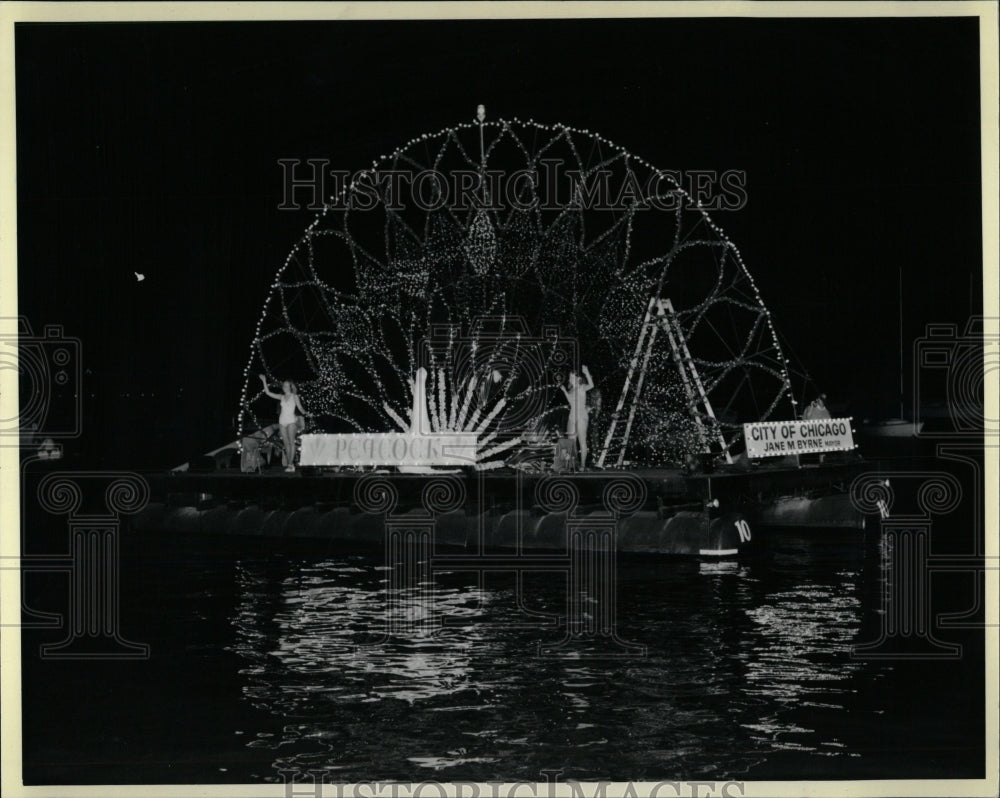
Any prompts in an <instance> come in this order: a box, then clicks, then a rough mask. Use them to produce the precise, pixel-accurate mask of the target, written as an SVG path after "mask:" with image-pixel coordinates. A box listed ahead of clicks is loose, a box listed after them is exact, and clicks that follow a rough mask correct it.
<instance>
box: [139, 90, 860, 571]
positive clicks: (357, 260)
mask: <svg viewBox="0 0 1000 798" xmlns="http://www.w3.org/2000/svg"><path fill="white" fill-rule="evenodd" d="M677 177H678V176H677V175H676V174H675V173H671V172H663V171H660V170H658V169H656V168H655V167H654V166H653V165H651V164H649V163H648V162H646V161H645V160H644V159H642V158H641V157H639V156H637V155H634V154H632V153H630V152H628V151H626V150H625V149H623V148H621V147H620V146H618V145H616V144H614V143H612V142H610V141H608V140H607V139H605V138H603V137H601V136H599V135H597V134H595V133H592V132H589V131H586V130H578V129H574V128H572V127H567V126H565V125H560V124H555V125H548V124H541V123H537V122H535V121H533V120H527V121H522V120H518V119H514V120H502V119H501V120H496V121H493V120H487V119H486V118H485V114H484V109H483V108H482V107H480V109H479V112H478V114H477V118H476V119H475V120H473V121H471V122H469V123H466V124H461V125H458V126H456V127H453V128H448V129H445V130H442V131H440V132H438V133H434V134H425V135H421V136H418V137H415V138H413V139H411V140H410V141H408V142H406V144H405V145H403V146H401V147H400V148H399V149H396V150H394V151H393V152H391V153H390V154H388V155H384V156H382V157H381V158H379V159H378V160H377V161H375V162H374V163H373V164H372V168H371V169H370V170H368V171H366V172H364V173H359V174H356V175H355V176H354V177H353V179H350V180H345V181H344V183H343V184H342V185H341V186H340V190H339V192H337V193H334V194H333V195H332V196H331V197H330V198H329V199H328V201H327V202H326V204H325V205H324V207H323V209H322V210H320V211H318V213H317V216H316V218H315V220H314V221H313V222H312V223H311V224H310V225H309V227H308V228H307V229H306V231H305V233H304V235H303V236H302V238H301V239H300V240H299V242H298V243H297V244H296V245H295V246H294V247H293V249H292V250H291V252H290V253H289V254H288V257H287V258H286V260H285V262H284V264H283V265H282V266H281V268H279V269H278V271H277V273H276V274H275V276H274V280H273V282H272V284H271V286H270V290H269V293H268V295H267V298H266V300H265V302H264V306H263V309H262V311H261V315H260V319H259V321H258V323H257V328H256V330H255V334H254V336H253V341H252V345H251V352H250V357H249V359H248V362H247V364H246V367H245V370H244V387H243V391H242V396H241V398H240V406H239V424H240V435H239V438H238V440H237V441H235V442H233V443H232V444H230V445H229V446H226V447H223V448H222V449H218V450H216V451H215V452H212V453H211V459H210V460H207V461H205V462H203V463H202V464H201V466H202V467H201V468H197V467H196V466H195V465H192V466H191V467H190V468H182V469H178V470H175V471H174V472H173V473H171V474H170V475H167V476H165V477H163V478H162V479H161V483H162V484H160V486H159V487H160V490H161V493H162V498H163V499H164V501H163V502H161V503H159V504H157V505H154V506H152V507H151V508H150V509H149V510H147V511H146V513H145V514H144V516H143V518H141V519H140V525H142V524H146V525H150V526H154V525H155V526H157V527H162V528H167V529H174V530H177V531H190V532H203V533H206V534H233V535H257V536H264V537H275V538H307V539H318V540H323V541H327V542H329V543H344V544H345V545H348V546H355V545H357V546H361V545H363V544H370V545H375V546H381V545H383V544H384V541H385V532H386V530H387V529H389V528H393V527H394V525H395V526H396V527H398V528H403V527H404V526H405V525H406V524H407V523H411V524H416V525H417V526H421V525H422V527H421V528H426V529H428V530H430V532H429V534H430V536H431V538H432V540H433V543H434V545H442V546H446V547H448V548H452V549H455V550H459V551H462V550H464V551H475V552H480V553H481V552H483V551H486V550H497V551H506V550H514V551H521V550H525V549H538V550H546V551H563V550H566V549H567V547H568V546H569V545H570V544H569V543H568V541H569V540H570V538H571V537H572V536H573V535H579V534H583V533H582V532H580V530H586V529H589V528H594V529H598V528H599V529H604V530H608V529H609V530H610V531H609V532H608V535H610V537H606V536H605V537H602V535H604V533H601V535H598V536H597V537H596V538H594V540H597V541H603V542H598V543H594V545H602V546H604V545H611V546H613V547H614V548H616V549H617V550H618V551H621V552H651V553H663V554H683V555H695V556H703V557H724V556H732V555H736V554H739V553H740V552H741V551H744V550H745V549H746V548H747V547H749V546H752V545H754V544H755V543H757V542H758V540H759V538H758V536H756V532H757V531H758V528H767V527H781V526H792V527H797V528H807V527H813V528H824V529H844V528H848V529H861V528H863V526H864V523H865V515H864V512H863V510H864V511H865V512H877V504H876V503H874V502H876V499H877V496H876V493H877V489H876V488H877V486H873V485H867V484H865V485H861V484H854V486H853V488H852V482H853V481H854V478H855V476H856V475H857V474H859V473H860V472H861V470H862V469H861V467H860V458H859V457H858V455H857V453H856V452H855V444H854V437H853V430H852V428H851V419H849V418H830V417H829V413H828V412H827V410H826V408H825V406H824V405H823V403H822V400H821V397H822V394H821V393H820V391H819V389H818V388H817V387H816V386H813V385H811V384H810V381H809V379H808V378H807V377H806V376H805V374H804V373H800V372H799V371H797V370H796V368H795V367H794V366H793V364H791V363H790V362H789V359H788V358H787V356H786V354H785V352H784V350H783V347H782V344H781V340H780V337H779V335H778V332H777V330H776V328H775V325H774V323H773V321H772V318H771V313H770V311H769V310H768V308H767V306H766V304H765V302H764V299H763V297H762V295H761V291H760V290H759V289H758V285H757V283H756V281H755V280H754V277H753V276H752V275H751V273H750V271H749V270H748V269H747V267H746V265H745V264H744V262H743V260H742V257H741V255H740V252H739V250H738V249H737V247H736V245H735V244H734V243H733V242H732V241H731V240H730V239H729V238H728V237H727V236H726V234H725V233H724V232H723V231H722V229H721V228H720V227H719V226H718V225H717V224H716V223H715V222H714V221H713V219H712V217H711V215H710V213H709V206H712V205H713V203H712V202H705V201H704V200H705V197H702V196H700V195H699V194H697V192H696V193H692V192H691V191H690V190H689V189H685V188H684V186H683V185H682V182H681V181H679V180H678V179H677ZM715 199H716V200H718V199H719V198H717V197H716V198H715ZM262 377H263V381H262ZM283 380H284V381H294V384H295V386H297V388H296V390H297V396H298V398H299V402H300V405H301V408H302V409H304V411H305V415H301V414H300V415H299V416H298V419H297V420H298V424H299V433H300V434H299V435H298V437H297V447H298V451H297V452H296V453H295V454H296V455H297V460H296V465H295V468H296V470H295V471H294V473H289V472H288V468H290V467H291V464H290V463H289V462H288V457H287V450H288V448H289V447H288V445H287V443H283V442H282V436H281V435H280V434H279V433H280V430H279V425H278V424H277V423H275V421H276V410H277V406H278V402H276V401H275V394H272V393H270V392H269V391H268V390H267V385H268V384H270V385H279V384H281V383H282V381H283ZM206 462H207V463H208V464H209V465H208V466H206ZM279 463H282V464H284V465H285V466H286V467H285V468H283V467H282V466H281V465H278V464H279ZM873 491H874V492H873ZM852 494H853V495H852ZM400 525H402V526H400ZM609 540H610V541H611V542H610V543H609V542H608V541H609ZM581 545H585V544H581Z"/></svg>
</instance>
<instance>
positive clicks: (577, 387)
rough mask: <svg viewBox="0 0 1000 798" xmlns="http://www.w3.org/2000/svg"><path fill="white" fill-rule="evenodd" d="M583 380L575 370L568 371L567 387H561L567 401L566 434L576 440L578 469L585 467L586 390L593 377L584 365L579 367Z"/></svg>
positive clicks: (588, 388) (591, 386)
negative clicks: (567, 418) (584, 378)
mask: <svg viewBox="0 0 1000 798" xmlns="http://www.w3.org/2000/svg"><path fill="white" fill-rule="evenodd" d="M581 370H582V371H583V376H584V377H586V382H584V381H583V380H582V379H581V377H580V375H579V374H577V373H576V372H575V371H571V372H570V373H569V377H568V378H567V383H568V385H569V388H568V389H567V388H565V387H562V386H560V387H562V392H563V393H564V394H566V399H567V401H568V402H569V421H568V422H567V424H566V434H567V435H568V436H569V437H571V438H573V439H575V440H576V446H577V451H578V452H579V453H580V469H581V470H583V469H584V468H586V467H587V451H588V449H587V427H588V424H589V420H590V419H589V411H590V409H589V408H588V407H587V391H589V390H590V389H591V388H593V387H594V379H593V377H591V376H590V369H588V368H587V367H586V366H583V367H582V368H581Z"/></svg>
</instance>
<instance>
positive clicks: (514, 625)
mask: <svg viewBox="0 0 1000 798" xmlns="http://www.w3.org/2000/svg"><path fill="white" fill-rule="evenodd" d="M852 543H853V544H856V545H854V546H853V548H852ZM838 547H839V548H838ZM838 547H834V548H830V547H828V546H823V545H816V544H814V543H811V542H808V541H792V542H790V543H788V544H787V545H786V546H785V548H784V549H781V550H779V551H778V553H777V554H776V555H775V556H773V557H770V558H768V559H765V560H764V561H762V562H751V563H740V564H732V565H729V564H727V565H725V566H723V565H722V564H712V565H710V566H708V567H706V566H705V565H699V564H698V563H696V562H678V561H670V560H656V561H650V560H645V561H639V562H635V561H624V562H622V563H621V564H620V569H619V592H618V604H617V608H616V612H617V616H618V620H619V629H618V631H619V634H620V636H622V637H623V638H624V639H627V640H630V641H635V642H637V643H640V644H642V645H644V646H645V647H646V650H647V655H646V656H645V657H632V658H625V659H619V660H610V659H609V660H594V661H590V660H580V659H572V658H569V657H565V656H564V657H540V656H538V655H537V652H538V650H539V644H540V643H542V642H554V641H555V640H558V639H559V637H560V636H561V635H562V631H563V630H562V628H561V627H554V626H553V625H552V624H542V625H539V624H538V623H525V620H526V617H527V616H526V614H525V613H526V612H529V613H531V614H532V617H533V618H535V620H536V621H537V619H538V618H540V617H546V618H552V617H553V616H554V615H558V614H560V613H561V612H562V611H563V610H564V607H565V600H566V589H567V583H566V580H565V579H563V580H559V579H553V578H551V577H545V576H539V577H538V578H535V579H531V580H528V581H527V585H526V588H525V595H524V596H521V595H519V593H518V590H517V584H518V582H517V580H515V579H514V578H513V577H512V578H511V579H508V580H506V581H504V580H503V579H499V580H496V579H490V580H487V581H486V582H483V581H481V580H480V578H478V577H477V576H476V575H473V574H464V575H463V574H448V575H438V576H437V577H435V583H434V584H433V590H432V589H430V588H431V587H432V586H431V585H429V584H421V585H418V586H416V587H413V588H408V589H394V588H392V587H390V578H389V573H388V571H387V569H385V568H384V567H382V566H380V565H378V564H375V563H374V562H372V561H368V560H364V559H359V558H354V559H351V558H341V559H328V560H320V561H311V562H295V561H291V562H285V563H281V564H274V563H270V564H263V563H260V562H249V561H248V562H241V563H239V565H238V567H237V569H236V580H237V583H238V587H239V591H238V596H239V598H238V600H237V602H236V606H235V611H234V614H233V616H232V617H233V626H234V629H235V644H234V646H233V651H234V652H235V653H237V654H238V655H239V656H240V658H241V659H242V661H243V667H242V668H241V670H240V676H241V678H242V680H243V685H242V692H243V696H244V698H245V699H246V700H248V701H249V702H251V703H252V704H253V705H254V706H255V707H257V708H259V709H263V710H266V711H267V712H268V713H270V714H272V715H273V716H275V717H278V718H280V719H281V723H282V726H281V730H280V732H279V733H276V734H273V735H269V734H268V733H260V734H259V735H258V736H257V737H256V738H254V739H252V740H250V741H249V743H248V744H247V745H248V747H249V748H257V749H263V750H262V753H263V751H266V752H268V756H269V757H270V763H271V765H272V767H273V768H274V769H275V770H278V771H280V770H283V769H307V768H312V769H322V770H328V771H330V773H331V775H330V778H332V779H335V780H367V779H373V778H380V779H412V778H426V777H428V776H430V775H431V774H432V773H433V774H437V775H439V776H440V777H441V778H445V779H477V780H486V779H493V778H508V779H511V778H527V779H532V780H535V779H538V778H539V773H540V771H541V770H542V769H544V768H553V767H555V768H564V769H565V773H566V777H567V778H577V779H581V780H588V779H589V780H597V779H602V778H611V779H616V780H627V779H640V778H673V777H675V778H680V777H686V778H694V777H699V776H704V777H709V776H710V777H716V778H717V777H720V775H727V776H732V777H740V776H747V775H756V776H757V777H760V773H761V772H762V771H761V768H762V767H766V763H768V761H769V758H771V757H773V756H774V755H776V754H782V755H791V754H795V755H800V756H802V757H804V761H807V762H809V763H815V761H816V757H823V758H827V759H828V758H831V757H832V758H833V759H832V761H833V763H836V766H839V765H841V764H842V763H844V762H845V761H847V760H849V759H851V758H855V757H857V756H859V754H858V752H857V750H856V745H852V741H857V740H858V739H867V738H868V735H870V732H869V729H870V728H871V727H872V725H873V722H874V721H875V720H876V719H882V720H884V715H882V713H883V712H884V711H885V703H884V702H885V700H887V699H885V698H884V697H883V695H882V693H880V692H879V691H872V692H871V694H867V693H866V695H865V696H864V701H865V702H867V703H863V704H862V703H861V700H862V699H861V698H860V697H859V695H858V685H859V683H860V684H864V683H871V682H872V681H873V680H875V679H878V678H880V677H884V676H885V675H886V674H887V673H890V672H891V668H892V665H891V663H890V664H886V663H872V662H866V661H864V660H854V659H852V658H851V655H850V654H851V647H852V646H853V645H854V644H856V643H858V642H859V634H860V631H861V628H862V619H863V618H864V617H865V615H866V613H868V614H870V613H871V612H872V607H871V606H869V605H871V604H873V603H874V597H875V596H876V594H877V591H872V590H865V589H864V585H865V579H866V575H867V578H868V579H869V580H871V579H875V580H877V579H879V578H881V576H880V571H879V567H878V561H877V558H871V562H869V561H868V560H866V558H865V552H864V548H863V547H862V546H861V544H860V543H859V542H858V541H853V542H852V541H842V542H840V543H838ZM487 585H488V586H487ZM392 613H395V615H394V616H393V615H392ZM401 621H402V622H401Z"/></svg>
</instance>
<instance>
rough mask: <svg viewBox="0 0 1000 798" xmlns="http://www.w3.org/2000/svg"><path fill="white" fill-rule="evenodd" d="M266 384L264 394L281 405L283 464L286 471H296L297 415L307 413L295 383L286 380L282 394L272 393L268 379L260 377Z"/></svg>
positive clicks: (280, 423) (280, 422) (282, 386)
mask: <svg viewBox="0 0 1000 798" xmlns="http://www.w3.org/2000/svg"><path fill="white" fill-rule="evenodd" d="M258 376H259V377H260V381H261V382H262V383H263V384H264V393H265V394H267V395H268V396H270V397H271V398H272V399H277V400H278V402H279V403H280V407H281V414H280V415H279V416H278V427H279V428H280V429H281V443H282V445H283V449H284V451H283V452H282V454H281V462H282V464H283V465H284V466H285V471H294V470H295V433H296V432H298V428H299V419H298V417H297V416H296V415H295V411H296V410H298V411H299V412H300V413H301V414H302V415H303V416H304V415H306V411H305V410H304V409H303V408H302V402H300V401H299V394H298V391H297V390H296V389H295V383H294V382H289V381H288V380H285V381H284V382H283V383H281V393H272V392H271V391H270V390H268V387H267V378H266V377H265V376H264V375H263V374H259V375H258Z"/></svg>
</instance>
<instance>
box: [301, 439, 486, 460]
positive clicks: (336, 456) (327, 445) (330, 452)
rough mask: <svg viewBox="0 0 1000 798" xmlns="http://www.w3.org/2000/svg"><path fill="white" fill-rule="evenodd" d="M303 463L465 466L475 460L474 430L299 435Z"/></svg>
mask: <svg viewBox="0 0 1000 798" xmlns="http://www.w3.org/2000/svg"><path fill="white" fill-rule="evenodd" d="M300 440H301V441H302V450H301V456H300V460H299V462H300V463H301V464H302V465H304V466H468V465H475V462H476V434H475V433H474V432H449V433H441V434H438V433H431V434H428V435H413V434H410V433H408V432H382V433H378V432H372V433H348V434H344V435H302V436H301V437H300Z"/></svg>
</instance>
